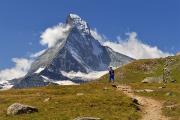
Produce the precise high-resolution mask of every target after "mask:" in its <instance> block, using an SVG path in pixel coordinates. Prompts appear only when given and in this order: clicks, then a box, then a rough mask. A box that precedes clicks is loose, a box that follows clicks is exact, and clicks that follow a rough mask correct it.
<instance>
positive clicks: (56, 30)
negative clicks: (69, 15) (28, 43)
mask: <svg viewBox="0 0 180 120" xmlns="http://www.w3.org/2000/svg"><path fill="white" fill-rule="evenodd" d="M69 30H70V26H69V25H68V24H63V23H59V24H58V25H56V26H53V27H49V28H47V29H46V30H45V31H44V32H43V33H42V34H41V36H40V38H41V39H40V44H41V45H47V46H48V48H50V47H53V46H54V45H55V44H56V43H57V42H58V41H61V40H64V39H65V38H66V37H67V35H68V32H69Z"/></svg>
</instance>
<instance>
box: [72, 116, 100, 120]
mask: <svg viewBox="0 0 180 120" xmlns="http://www.w3.org/2000/svg"><path fill="white" fill-rule="evenodd" d="M74 120H102V119H101V118H95V117H78V118H75V119H74Z"/></svg>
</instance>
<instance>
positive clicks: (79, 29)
mask: <svg viewBox="0 0 180 120" xmlns="http://www.w3.org/2000/svg"><path fill="white" fill-rule="evenodd" d="M66 25H68V26H70V29H69V31H68V33H67V37H66V38H65V39H63V40H59V41H58V42H57V43H56V45H55V46H53V47H51V48H49V49H47V50H46V51H45V52H44V53H43V54H42V55H41V56H39V57H38V58H37V59H36V60H35V61H34V62H33V63H32V65H31V68H30V70H29V72H28V73H27V75H26V76H25V77H23V78H20V79H15V80H13V84H15V85H14V87H15V88H24V87H35V86H45V85H48V84H49V83H51V82H53V83H59V84H63V83H65V82H63V81H68V83H80V82H83V81H87V80H92V79H95V78H96V77H95V76H100V75H103V74H105V73H106V72H103V71H107V69H108V67H109V66H113V67H118V66H121V65H122V64H127V63H129V62H131V61H132V60H133V59H132V58H130V57H128V56H126V55H123V54H120V53H117V52H114V51H113V50H112V49H111V48H109V47H106V46H102V45H101V44H100V43H99V41H98V40H96V39H95V38H94V37H93V36H92V35H91V32H90V27H89V25H88V23H87V22H86V21H84V20H83V19H82V18H80V17H79V16H78V15H76V14H70V15H68V17H67V20H66ZM89 75H92V77H91V76H89ZM86 76H88V77H86ZM86 78H87V79H86Z"/></svg>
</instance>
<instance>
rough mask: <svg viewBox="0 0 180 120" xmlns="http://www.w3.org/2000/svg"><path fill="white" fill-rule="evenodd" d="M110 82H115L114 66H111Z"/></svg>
mask: <svg viewBox="0 0 180 120" xmlns="http://www.w3.org/2000/svg"><path fill="white" fill-rule="evenodd" d="M109 82H113V83H114V70H113V68H112V67H110V69H109Z"/></svg>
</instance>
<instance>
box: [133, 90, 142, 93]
mask: <svg viewBox="0 0 180 120" xmlns="http://www.w3.org/2000/svg"><path fill="white" fill-rule="evenodd" d="M134 92H137V93H140V92H144V90H135V91H134Z"/></svg>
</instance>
